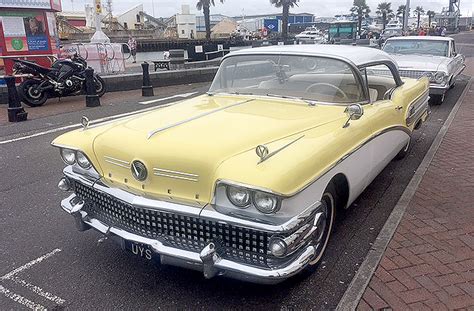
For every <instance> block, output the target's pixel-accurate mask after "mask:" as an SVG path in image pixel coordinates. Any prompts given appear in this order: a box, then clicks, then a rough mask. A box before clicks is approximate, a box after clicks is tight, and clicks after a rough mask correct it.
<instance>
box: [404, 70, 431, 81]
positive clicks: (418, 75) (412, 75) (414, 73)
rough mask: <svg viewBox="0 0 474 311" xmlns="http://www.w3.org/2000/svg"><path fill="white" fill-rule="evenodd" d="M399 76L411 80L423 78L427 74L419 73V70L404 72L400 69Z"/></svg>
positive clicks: (424, 72)
mask: <svg viewBox="0 0 474 311" xmlns="http://www.w3.org/2000/svg"><path fill="white" fill-rule="evenodd" d="M399 72H400V76H402V77H407V78H412V79H419V78H421V77H423V76H426V75H427V74H428V72H426V71H421V70H406V69H402V70H399Z"/></svg>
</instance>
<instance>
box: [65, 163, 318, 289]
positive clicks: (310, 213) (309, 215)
mask: <svg viewBox="0 0 474 311" xmlns="http://www.w3.org/2000/svg"><path fill="white" fill-rule="evenodd" d="M64 173H65V175H66V177H68V178H69V179H73V180H75V181H76V182H80V183H84V184H87V185H88V186H90V187H94V189H96V190H98V191H103V192H106V193H108V194H110V195H114V196H116V197H119V198H120V199H122V200H123V199H125V196H127V197H129V198H130V196H132V197H134V198H133V199H132V200H130V199H129V200H127V202H128V203H130V204H135V205H136V204H137V202H140V203H138V204H140V206H144V205H146V206H148V207H149V206H150V204H151V203H153V204H156V205H155V206H153V208H157V207H158V209H159V210H162V211H166V212H170V211H171V209H177V210H179V211H180V213H182V212H183V210H186V209H189V206H184V205H177V204H173V203H168V202H161V201H156V200H149V199H144V198H141V197H138V196H134V195H132V194H130V193H128V192H125V191H123V190H119V189H112V188H106V187H104V186H101V185H100V184H99V183H93V182H90V181H88V180H87V179H85V178H84V177H83V176H80V175H77V174H75V173H73V172H72V171H71V170H67V169H65V171H64ZM107 189H109V190H110V191H109V190H107ZM147 201H153V202H147ZM320 204H321V203H320V202H317V204H313V205H312V206H311V207H309V208H308V209H306V210H305V211H304V212H303V213H301V214H300V215H298V216H296V217H294V218H292V219H291V220H289V221H288V222H287V223H285V224H283V225H279V226H273V225H268V224H260V223H254V222H249V221H248V220H239V219H236V218H234V217H229V216H225V215H222V214H218V215H221V216H222V217H219V218H215V219H214V220H215V221H219V222H221V223H222V222H224V223H228V224H232V225H234V226H235V225H239V226H241V227H246V228H248V227H251V229H253V230H264V231H266V232H271V233H272V234H275V235H278V234H280V233H288V232H292V235H297V234H300V235H301V236H304V238H305V239H307V238H308V237H310V236H311V234H312V233H313V232H314V231H315V229H316V227H315V226H311V224H312V223H315V222H314V220H313V219H314V218H315V214H316V213H315V211H316V210H318V208H319V207H320ZM172 205H176V206H172ZM84 206H85V202H84V201H83V200H82V199H81V198H79V197H78V196H76V194H74V193H73V194H71V195H70V196H69V197H67V198H66V199H64V200H62V201H61V207H62V208H63V210H64V211H66V212H67V213H69V214H71V215H72V216H74V218H75V221H76V226H77V227H78V229H79V230H80V231H84V230H87V229H89V228H94V229H96V230H97V231H99V232H101V233H103V234H105V235H106V236H109V237H119V238H120V239H121V240H122V241H123V240H126V241H130V242H135V243H140V244H144V245H147V246H149V248H150V249H151V250H152V251H153V252H155V253H157V254H159V258H160V262H161V263H162V264H169V265H174V266H179V267H184V268H189V269H193V270H198V271H202V272H203V274H204V276H205V277H206V278H211V277H213V276H219V275H222V276H226V277H230V278H234V279H240V280H244V281H249V282H254V283H261V284H276V283H279V282H282V281H284V280H285V279H287V278H289V277H291V276H293V275H295V274H298V273H299V272H300V271H301V270H303V269H304V268H305V267H306V266H307V265H308V264H309V262H310V261H311V260H313V259H314V258H315V257H316V256H317V255H318V254H316V248H315V247H314V246H313V245H311V243H304V244H303V243H302V244H301V245H302V246H301V247H299V248H297V249H295V251H294V252H293V254H292V256H291V257H290V258H292V259H291V261H290V262H286V263H285V264H284V265H283V266H277V267H274V268H267V267H258V266H252V265H247V264H245V263H240V262H237V261H233V260H229V259H226V258H222V257H220V256H219V254H218V252H216V250H215V248H214V243H212V242H211V243H209V244H208V245H207V246H206V247H204V248H203V249H202V250H201V251H200V252H194V251H189V250H185V249H180V248H176V247H172V246H169V245H165V244H164V243H163V242H162V241H160V240H157V239H150V238H148V237H144V236H141V235H137V234H135V233H132V232H128V231H126V230H123V229H122V228H118V227H114V226H110V225H108V224H106V223H104V222H102V221H100V220H99V219H95V218H92V217H90V215H88V214H87V212H86V211H84V210H83V207H84ZM160 207H161V209H160ZM193 209H194V210H196V208H193ZM212 215H213V216H214V215H215V216H217V214H212ZM207 218H208V216H207ZM208 219H209V218H208ZM308 220H309V221H308ZM303 224H304V226H303ZM308 224H310V226H309V227H311V228H310V229H308V230H306V229H305V228H307V227H308ZM257 228H259V229H257ZM302 229H305V231H304V232H303V233H302ZM298 232H299V233H298ZM290 236H291V235H290ZM301 239H303V238H301Z"/></svg>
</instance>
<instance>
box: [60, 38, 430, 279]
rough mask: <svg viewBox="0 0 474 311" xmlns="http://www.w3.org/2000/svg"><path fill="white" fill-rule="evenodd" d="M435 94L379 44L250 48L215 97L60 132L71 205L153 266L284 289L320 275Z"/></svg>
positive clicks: (230, 62) (224, 72) (226, 71)
mask: <svg viewBox="0 0 474 311" xmlns="http://www.w3.org/2000/svg"><path fill="white" fill-rule="evenodd" d="M381 69H387V70H389V71H390V72H391V75H389V76H387V75H386V73H385V72H384V73H383V74H381V75H377V73H379V72H381V71H383V70H381ZM428 86H429V82H428V79H427V78H425V77H423V78H420V79H419V80H414V79H408V78H407V79H404V80H401V78H400V76H399V73H398V70H397V65H396V63H394V61H393V60H392V58H390V56H388V55H387V54H386V53H385V52H383V51H380V50H376V49H370V48H361V47H351V46H349V47H348V46H328V45H304V46H303V45H297V46H274V47H264V48H256V49H245V50H240V51H237V52H235V53H231V54H229V55H227V56H226V57H225V58H224V59H223V60H222V62H221V65H220V68H219V70H218V72H217V74H216V76H215V79H214V81H213V83H212V85H211V87H210V89H209V92H208V93H207V94H204V95H202V96H198V97H195V98H192V99H189V100H185V101H182V102H179V103H176V104H174V105H171V106H168V107H165V108H161V109H158V108H157V109H155V110H151V111H146V112H143V113H140V114H138V115H135V116H133V117H127V118H123V119H119V120H116V121H114V122H108V123H104V124H99V125H94V126H89V125H88V122H87V119H84V120H83V122H84V124H83V128H82V129H79V130H75V131H72V132H69V133H66V134H63V135H61V136H59V137H58V138H56V139H55V140H54V141H53V142H52V145H53V146H55V147H58V148H59V151H60V154H61V157H62V159H63V160H64V162H65V163H66V165H67V166H66V167H65V168H64V177H63V178H62V179H61V180H60V182H59V185H58V186H59V188H60V189H62V190H64V191H67V192H70V194H69V196H68V197H67V198H65V199H64V200H63V201H62V202H61V206H62V208H63V209H64V210H65V211H66V212H67V213H69V214H71V215H72V216H74V218H75V220H76V224H77V227H78V228H79V230H81V231H83V230H87V229H89V228H94V229H96V230H98V231H99V232H101V233H103V234H105V235H107V236H109V237H113V238H115V239H117V240H118V241H120V243H121V245H122V247H123V248H124V249H127V250H129V251H131V252H133V253H135V254H136V255H139V256H142V257H144V258H146V259H154V260H156V259H158V260H159V262H161V263H162V264H171V265H176V266H181V267H187V268H190V269H197V270H200V271H202V272H203V274H204V276H205V277H206V278H211V277H213V276H216V275H223V276H227V277H232V278H237V279H241V280H245V281H251V282H256V283H267V284H268V283H270V284H273V283H278V282H281V281H283V280H285V279H287V278H289V277H291V276H293V275H295V274H297V273H299V272H300V271H302V270H303V269H306V268H311V267H314V266H315V265H316V264H317V263H318V262H319V261H320V260H321V257H322V256H323V254H324V251H325V249H326V246H327V244H328V241H329V239H330V236H331V231H332V229H333V224H334V219H335V217H336V213H337V211H338V210H340V209H344V208H347V207H349V206H350V205H351V203H352V202H353V201H354V200H355V199H356V198H357V196H358V195H359V194H360V193H361V192H362V191H363V190H364V189H365V188H366V187H367V185H369V183H370V182H371V181H372V180H373V179H374V178H375V177H376V176H377V174H379V173H380V171H382V169H383V168H384V167H385V166H386V165H387V164H388V163H389V162H390V161H391V160H392V159H394V158H403V157H404V156H405V154H406V153H407V152H408V149H409V146H410V138H411V136H412V132H413V131H414V130H415V129H417V128H418V127H419V126H420V124H421V123H422V122H423V121H425V119H426V117H427V115H428Z"/></svg>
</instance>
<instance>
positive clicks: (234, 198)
mask: <svg viewBox="0 0 474 311" xmlns="http://www.w3.org/2000/svg"><path fill="white" fill-rule="evenodd" d="M227 197H228V198H229V200H230V202H231V203H232V204H234V205H235V206H237V207H240V208H246V207H248V205H249V203H250V192H249V191H248V190H247V189H244V188H239V187H233V186H228V187H227Z"/></svg>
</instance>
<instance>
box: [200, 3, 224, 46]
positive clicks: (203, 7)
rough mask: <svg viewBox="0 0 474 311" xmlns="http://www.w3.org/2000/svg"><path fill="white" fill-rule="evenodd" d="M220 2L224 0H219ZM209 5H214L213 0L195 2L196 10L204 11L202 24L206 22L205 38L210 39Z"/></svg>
mask: <svg viewBox="0 0 474 311" xmlns="http://www.w3.org/2000/svg"><path fill="white" fill-rule="evenodd" d="M220 2H221V3H224V0H220ZM211 5H212V6H215V5H216V3H215V1H214V0H198V2H197V4H196V8H197V9H198V11H201V10H202V11H203V13H204V24H206V40H210V39H211V17H210V15H211Z"/></svg>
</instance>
